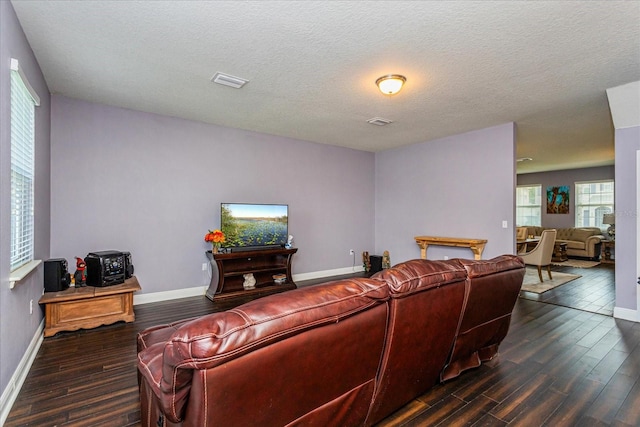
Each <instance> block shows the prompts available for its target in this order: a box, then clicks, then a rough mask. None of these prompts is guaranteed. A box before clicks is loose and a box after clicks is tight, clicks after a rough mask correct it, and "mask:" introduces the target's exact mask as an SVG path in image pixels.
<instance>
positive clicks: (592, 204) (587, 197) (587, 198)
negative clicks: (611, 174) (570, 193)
mask: <svg viewBox="0 0 640 427" xmlns="http://www.w3.org/2000/svg"><path fill="white" fill-rule="evenodd" d="M613 190H614V182H613V180H609V181H594V182H576V222H575V226H576V227H600V229H602V230H606V229H607V227H608V225H606V224H602V215H604V214H606V213H613V212H614V204H613V194H614V191H613Z"/></svg>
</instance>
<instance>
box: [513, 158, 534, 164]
mask: <svg viewBox="0 0 640 427" xmlns="http://www.w3.org/2000/svg"><path fill="white" fill-rule="evenodd" d="M532 160H533V159H532V158H531V157H520V158H519V159H516V162H518V163H520V162H530V161H532Z"/></svg>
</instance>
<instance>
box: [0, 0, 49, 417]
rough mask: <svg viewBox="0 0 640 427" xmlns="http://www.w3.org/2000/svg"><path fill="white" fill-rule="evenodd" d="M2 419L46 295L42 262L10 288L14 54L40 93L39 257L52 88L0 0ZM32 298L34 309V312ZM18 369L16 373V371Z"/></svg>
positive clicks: (44, 238)
mask: <svg viewBox="0 0 640 427" xmlns="http://www.w3.org/2000/svg"><path fill="white" fill-rule="evenodd" d="M0 40H1V42H0V64H1V66H0V94H1V96H0V123H1V124H2V125H1V126H0V199H1V200H2V203H0V393H1V394H2V399H0V424H2V417H3V416H5V415H6V412H7V411H8V409H9V406H10V403H11V401H10V399H11V398H12V396H11V391H12V390H13V386H14V385H18V386H19V384H17V383H18V382H19V381H20V379H21V378H20V374H21V372H16V370H17V369H18V366H20V365H21V364H22V365H24V360H23V356H25V353H26V352H28V348H32V342H33V338H34V336H35V335H36V334H37V333H38V330H39V327H40V324H41V322H42V317H43V315H42V312H41V310H40V308H39V307H38V299H39V298H40V296H41V295H42V288H43V270H44V267H43V265H42V264H40V266H39V267H38V268H37V269H36V270H35V271H33V272H32V273H31V274H29V275H28V276H27V277H26V278H25V279H24V280H23V281H21V282H20V283H18V284H17V285H16V287H15V288H14V289H9V274H10V263H11V254H10V247H11V215H10V210H9V203H6V201H7V200H10V199H11V194H10V193H11V161H10V157H11V103H10V97H9V94H10V92H11V89H10V88H11V79H10V70H9V64H10V59H11V58H15V59H17V60H18V61H19V63H20V66H21V67H22V69H23V71H24V72H25V74H26V76H27V79H28V80H29V83H30V84H31V86H33V88H34V89H35V91H36V92H37V93H38V96H39V97H40V106H39V107H36V119H35V126H36V134H35V139H36V141H35V188H34V192H35V194H34V195H35V204H34V221H35V224H34V225H35V241H34V244H35V248H34V256H35V258H36V259H47V258H49V235H50V233H49V224H50V206H49V200H50V197H49V196H50V194H49V190H50V187H49V173H50V170H49V167H50V146H49V132H50V103H49V89H48V88H47V84H46V82H45V80H44V77H43V76H42V73H41V71H40V67H39V65H38V63H37V61H36V59H35V56H34V55H33V52H32V51H31V47H30V46H29V44H28V42H27V39H26V37H25V35H24V33H23V32H22V28H21V27H20V24H19V22H18V19H17V17H16V15H15V13H14V11H13V7H12V6H11V3H10V2H8V1H0ZM31 301H33V309H34V310H33V314H31V312H30V305H31ZM16 374H17V375H16Z"/></svg>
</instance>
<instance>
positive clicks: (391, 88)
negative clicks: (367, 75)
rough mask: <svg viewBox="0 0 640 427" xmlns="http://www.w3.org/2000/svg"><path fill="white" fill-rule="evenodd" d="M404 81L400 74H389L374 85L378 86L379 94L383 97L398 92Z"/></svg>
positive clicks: (404, 78)
mask: <svg viewBox="0 0 640 427" xmlns="http://www.w3.org/2000/svg"><path fill="white" fill-rule="evenodd" d="M406 81H407V78H406V77H405V76H401V75H400V74H389V75H386V76H382V77H380V78H379V79H378V80H376V85H378V88H379V89H380V92H382V93H384V94H385V95H395V94H396V93H398V92H400V89H402V85H404V83H405V82H406Z"/></svg>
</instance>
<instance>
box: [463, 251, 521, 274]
mask: <svg viewBox="0 0 640 427" xmlns="http://www.w3.org/2000/svg"><path fill="white" fill-rule="evenodd" d="M457 261H459V262H460V263H461V264H462V265H463V266H464V268H465V269H466V271H467V274H468V275H469V278H470V279H473V278H475V277H482V276H488V275H490V274H496V273H498V272H501V271H509V270H517V269H520V268H524V267H525V265H524V262H523V261H522V258H520V257H519V256H516V255H500V256H497V257H495V258H492V259H490V260H483V261H476V260H471V259H458V260H457Z"/></svg>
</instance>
